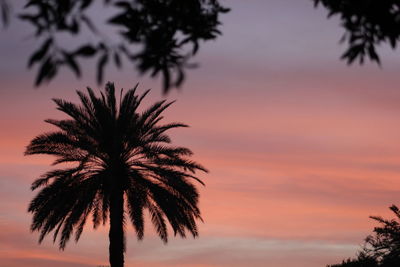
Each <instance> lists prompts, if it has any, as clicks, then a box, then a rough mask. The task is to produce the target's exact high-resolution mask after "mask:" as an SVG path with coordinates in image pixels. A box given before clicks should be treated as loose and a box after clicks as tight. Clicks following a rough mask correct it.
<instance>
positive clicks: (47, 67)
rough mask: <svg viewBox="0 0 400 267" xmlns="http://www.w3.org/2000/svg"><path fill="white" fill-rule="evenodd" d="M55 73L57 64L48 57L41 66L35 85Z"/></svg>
mask: <svg viewBox="0 0 400 267" xmlns="http://www.w3.org/2000/svg"><path fill="white" fill-rule="evenodd" d="M54 75H55V66H54V63H53V62H52V60H51V58H50V57H48V58H47V59H46V60H45V61H44V63H43V64H42V66H41V67H40V70H39V73H38V75H37V77H36V81H35V86H38V85H40V84H41V83H42V82H43V80H45V79H49V78H51V77H54Z"/></svg>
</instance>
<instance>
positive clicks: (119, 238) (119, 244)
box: [108, 190, 125, 267]
mask: <svg viewBox="0 0 400 267" xmlns="http://www.w3.org/2000/svg"><path fill="white" fill-rule="evenodd" d="M123 217H124V196H123V191H122V190H112V192H111V197H110V232H109V235H108V236H109V239H110V247H109V253H110V265H111V267H123V266H124V250H125V244H124V228H123V221H124V219H123Z"/></svg>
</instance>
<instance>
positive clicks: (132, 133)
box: [25, 83, 207, 267]
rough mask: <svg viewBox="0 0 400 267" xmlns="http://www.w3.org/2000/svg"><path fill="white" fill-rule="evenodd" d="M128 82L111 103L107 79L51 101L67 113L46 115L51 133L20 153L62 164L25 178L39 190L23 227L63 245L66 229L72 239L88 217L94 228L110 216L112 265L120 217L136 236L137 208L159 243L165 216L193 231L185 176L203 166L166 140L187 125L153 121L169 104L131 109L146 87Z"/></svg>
mask: <svg viewBox="0 0 400 267" xmlns="http://www.w3.org/2000/svg"><path fill="white" fill-rule="evenodd" d="M136 88H137V86H136V87H135V88H134V89H131V90H129V91H128V92H127V93H126V94H125V95H123V96H122V95H121V99H120V101H119V103H117V101H116V98H115V89H114V85H113V84H112V83H108V84H107V85H106V90H105V93H104V94H103V93H101V96H99V97H98V96H96V95H95V94H94V92H93V91H92V90H91V89H90V88H88V89H87V94H85V93H82V92H80V91H77V93H78V95H79V98H80V101H81V104H80V105H76V104H73V103H71V102H67V101H64V100H61V99H54V102H55V103H56V104H57V109H58V110H60V111H62V112H64V113H66V114H67V115H68V116H69V117H70V119H65V120H52V119H48V120H46V122H48V123H50V124H52V125H55V126H56V127H58V131H55V132H49V133H44V134H41V135H39V136H37V137H36V138H34V139H33V140H32V141H31V142H30V144H29V145H28V146H27V148H26V151H25V154H26V155H32V154H50V155H54V156H55V157H56V160H55V162H54V164H60V163H68V165H67V166H64V168H62V169H55V170H51V171H49V172H47V173H45V174H43V175H42V176H41V177H40V178H39V179H37V180H36V181H34V182H33V184H32V190H35V189H38V188H41V189H40V191H39V192H38V194H37V195H36V196H35V197H34V198H33V200H32V201H31V203H30V205H29V208H28V211H29V212H31V213H33V220H32V225H31V230H32V231H38V232H40V237H39V242H41V241H42V240H43V238H44V237H45V236H46V235H47V234H49V233H50V232H53V237H54V239H53V241H54V242H55V241H56V240H57V237H58V236H59V247H60V249H64V248H65V245H66V243H67V242H68V240H69V239H70V237H71V235H72V236H73V235H74V237H75V240H76V241H78V239H79V237H80V235H81V233H82V231H83V228H84V225H85V222H86V220H87V219H88V217H89V215H91V218H92V221H93V227H94V228H96V227H98V226H99V225H100V224H105V223H106V222H107V221H109V222H110V230H109V239H110V248H109V251H110V263H111V266H112V267H114V266H115V267H118V266H123V262H124V259H123V254H124V251H125V241H124V240H125V231H124V221H125V217H129V219H130V221H131V222H132V224H133V226H134V229H135V230H136V234H137V238H138V239H142V238H143V232H144V210H145V209H147V210H148V212H149V215H150V218H151V221H152V223H153V225H154V226H155V229H156V231H157V233H158V235H159V236H160V238H161V239H162V240H163V241H164V242H167V240H168V232H167V222H169V224H170V225H171V227H172V229H173V231H174V233H175V235H176V234H178V235H180V236H182V237H185V235H186V231H188V232H189V233H190V234H192V235H193V237H195V236H197V235H198V231H197V226H196V220H201V217H200V210H199V208H198V198H199V194H198V191H197V190H196V188H195V186H194V185H193V184H192V181H193V179H194V180H196V181H198V182H200V183H202V182H201V181H200V180H199V179H198V178H197V177H196V176H195V171H197V170H201V171H207V170H206V169H205V168H204V167H202V166H201V165H199V164H198V163H196V162H194V161H191V160H189V159H188V156H190V155H191V154H192V152H191V151H190V150H189V149H187V148H185V147H178V146H172V145H170V142H171V140H170V138H169V137H168V135H166V131H167V130H169V129H172V128H178V127H187V126H186V125H185V124H181V123H169V124H163V125H160V121H161V119H162V118H163V117H162V116H161V114H162V112H163V111H164V110H165V109H166V108H167V107H168V106H170V105H171V104H172V102H170V103H167V102H165V101H160V102H157V103H155V104H153V105H152V106H150V107H149V108H148V109H146V110H145V111H143V112H139V111H138V107H139V105H140V103H141V101H142V100H143V98H144V97H145V96H146V94H147V93H148V92H149V91H147V92H145V93H144V94H143V95H141V96H139V95H137V94H136V93H135V92H136ZM121 94H122V90H121ZM71 163H72V164H71ZM125 213H126V216H125Z"/></svg>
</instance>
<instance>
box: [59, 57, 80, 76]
mask: <svg viewBox="0 0 400 267" xmlns="http://www.w3.org/2000/svg"><path fill="white" fill-rule="evenodd" d="M63 54H64V60H65V63H67V64H68V66H69V67H70V68H71V70H72V71H73V72H74V73H75V75H76V76H77V77H78V78H80V77H81V70H80V68H79V65H78V64H77V63H76V61H75V59H74V57H73V55H71V54H68V53H65V52H64V53H63Z"/></svg>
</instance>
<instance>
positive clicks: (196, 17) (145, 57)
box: [0, 0, 228, 92]
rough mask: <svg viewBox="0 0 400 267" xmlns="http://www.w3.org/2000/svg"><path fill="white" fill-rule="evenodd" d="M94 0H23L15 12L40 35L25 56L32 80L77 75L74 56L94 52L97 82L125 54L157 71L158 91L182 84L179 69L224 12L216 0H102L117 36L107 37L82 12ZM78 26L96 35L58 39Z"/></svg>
mask: <svg viewBox="0 0 400 267" xmlns="http://www.w3.org/2000/svg"><path fill="white" fill-rule="evenodd" d="M95 2H97V3H95ZM99 2H100V1H93V0H29V1H26V5H25V9H26V11H24V12H23V13H21V14H20V15H19V17H20V19H22V20H24V21H26V22H28V23H30V24H31V25H33V26H34V29H35V30H34V36H35V37H36V38H38V39H40V40H42V41H41V45H40V47H39V48H38V49H37V50H36V51H35V52H34V53H33V54H32V56H31V57H30V59H29V61H28V67H29V68H31V67H33V66H34V65H38V73H37V76H36V81H35V85H36V86H38V85H40V84H42V83H43V82H48V81H50V80H51V79H53V78H54V77H55V76H56V75H57V73H58V71H59V70H60V68H62V67H67V68H69V69H71V70H72V71H73V73H74V74H75V75H76V76H77V77H80V76H81V68H80V64H79V61H80V60H82V59H85V58H96V60H97V81H98V83H101V82H102V80H103V77H104V70H105V67H106V66H107V64H109V63H111V62H113V63H114V64H115V66H116V67H117V68H121V67H122V62H123V60H126V61H128V62H129V63H130V64H132V65H133V66H135V67H136V68H137V69H138V70H139V72H140V73H149V74H150V75H151V76H152V77H154V76H157V75H159V74H161V76H162V78H163V88H164V92H167V91H168V90H169V89H170V88H171V87H179V86H180V85H181V84H182V82H183V80H184V78H185V69H187V68H190V67H193V66H194V64H191V63H189V60H190V59H191V58H192V57H193V56H194V55H195V54H196V53H197V51H198V49H199V44H200V42H202V41H207V40H211V39H215V38H216V37H217V36H218V35H219V34H220V31H219V30H218V25H219V24H220V19H219V17H220V15H221V14H222V13H225V12H228V9H227V8H224V7H223V6H221V5H220V4H219V2H218V0H185V1H181V0H125V1H124V0H103V1H102V2H103V3H102V4H103V8H104V9H107V8H108V10H110V13H111V14H112V15H111V16H110V17H109V19H108V21H107V24H109V25H114V26H115V27H114V28H115V31H116V33H117V34H118V36H119V39H118V40H116V41H113V42H111V41H110V40H109V38H106V37H105V35H104V34H102V33H101V27H100V29H99V27H97V26H96V25H95V23H93V21H92V19H91V18H90V17H89V16H88V15H87V13H88V10H89V9H90V7H91V6H93V5H95V4H99ZM0 7H1V10H2V11H3V14H4V16H3V20H4V22H5V23H7V22H8V17H9V12H8V10H9V5H8V4H7V2H6V0H0ZM115 9H117V10H118V12H117V13H116V14H115V12H114V11H115ZM83 29H85V30H88V31H90V32H91V33H92V34H93V35H94V36H96V38H97V41H95V42H88V43H81V44H79V45H78V46H76V47H75V48H74V49H71V48H66V47H64V46H63V45H62V44H61V42H59V41H58V36H60V35H61V34H68V35H70V36H72V37H77V36H78V35H79V34H80V33H81V32H82V30H83ZM76 39H77V40H78V38H76Z"/></svg>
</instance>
